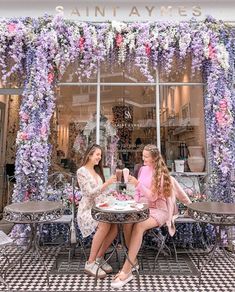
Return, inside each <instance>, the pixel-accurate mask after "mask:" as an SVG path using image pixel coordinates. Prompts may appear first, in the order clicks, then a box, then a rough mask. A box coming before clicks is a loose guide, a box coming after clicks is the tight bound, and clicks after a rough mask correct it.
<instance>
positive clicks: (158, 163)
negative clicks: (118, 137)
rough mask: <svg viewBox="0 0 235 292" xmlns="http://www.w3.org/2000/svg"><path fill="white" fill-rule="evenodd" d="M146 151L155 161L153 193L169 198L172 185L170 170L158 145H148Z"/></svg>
mask: <svg viewBox="0 0 235 292" xmlns="http://www.w3.org/2000/svg"><path fill="white" fill-rule="evenodd" d="M144 150H146V151H148V152H149V153H150V155H151V157H152V159H153V160H154V164H153V169H154V173H153V180H152V190H153V193H155V194H156V195H159V194H161V193H162V194H163V196H164V197H169V196H170V195H171V190H172V183H171V179H170V174H169V171H168V168H167V166H166V164H165V161H164V160H163V158H162V155H161V154H160V152H159V150H158V148H157V146H156V145H152V144H148V145H146V146H145V147H144ZM161 182H163V184H162V183H161Z"/></svg>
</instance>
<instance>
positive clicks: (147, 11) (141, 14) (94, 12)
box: [55, 4, 202, 20]
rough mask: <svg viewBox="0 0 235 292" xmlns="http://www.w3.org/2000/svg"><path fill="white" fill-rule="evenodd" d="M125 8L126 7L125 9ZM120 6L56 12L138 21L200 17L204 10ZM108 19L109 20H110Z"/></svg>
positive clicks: (155, 6) (194, 8) (187, 7)
mask: <svg viewBox="0 0 235 292" xmlns="http://www.w3.org/2000/svg"><path fill="white" fill-rule="evenodd" d="M123 8H124V7H123ZM123 8H122V7H120V6H116V5H114V6H111V5H109V6H107V5H91V6H82V5H78V6H74V7H73V8H72V9H71V10H70V11H68V10H67V9H66V5H65V6H62V5H61V6H56V8H55V10H56V12H58V13H66V14H69V15H70V16H71V17H72V18H73V17H78V18H79V19H81V18H82V19H85V18H90V17H92V18H93V19H97V18H99V19H100V18H103V19H107V18H108V19H110V17H112V18H118V19H120V18H123V17H124V16H126V17H128V20H132V19H133V20H136V19H143V18H146V17H147V18H148V19H154V18H156V17H170V18H171V17H174V16H178V17H188V16H189V17H193V16H194V17H198V16H201V15H202V8H201V6H200V5H193V6H191V5H190V6H185V5H177V4H174V5H158V6H157V5H144V6H143V5H136V6H131V5H130V6H129V5H128V6H125V9H123ZM108 19H107V20H108Z"/></svg>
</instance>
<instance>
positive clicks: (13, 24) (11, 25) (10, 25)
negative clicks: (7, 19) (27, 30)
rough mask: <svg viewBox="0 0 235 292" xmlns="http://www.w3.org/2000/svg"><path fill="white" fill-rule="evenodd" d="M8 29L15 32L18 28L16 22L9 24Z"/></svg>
mask: <svg viewBox="0 0 235 292" xmlns="http://www.w3.org/2000/svg"><path fill="white" fill-rule="evenodd" d="M7 29H8V31H9V32H14V31H15V29H16V24H15V23H10V24H8V25H7Z"/></svg>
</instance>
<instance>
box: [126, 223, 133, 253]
mask: <svg viewBox="0 0 235 292" xmlns="http://www.w3.org/2000/svg"><path fill="white" fill-rule="evenodd" d="M133 226H134V224H133V223H130V224H123V232H124V238H125V243H126V246H127V247H128V248H129V245H130V240H131V233H132V230H133Z"/></svg>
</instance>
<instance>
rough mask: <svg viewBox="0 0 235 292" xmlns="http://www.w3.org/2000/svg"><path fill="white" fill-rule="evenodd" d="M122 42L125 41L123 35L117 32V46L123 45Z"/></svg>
mask: <svg viewBox="0 0 235 292" xmlns="http://www.w3.org/2000/svg"><path fill="white" fill-rule="evenodd" d="M122 42H123V37H122V35H121V34H120V33H119V34H117V36H116V45H117V47H121V45H122Z"/></svg>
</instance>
